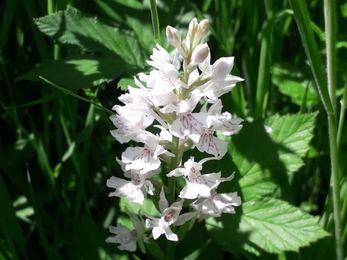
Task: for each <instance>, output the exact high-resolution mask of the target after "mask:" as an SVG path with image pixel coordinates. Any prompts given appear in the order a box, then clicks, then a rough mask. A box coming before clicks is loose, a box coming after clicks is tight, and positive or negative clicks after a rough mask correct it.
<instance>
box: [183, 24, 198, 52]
mask: <svg viewBox="0 0 347 260" xmlns="http://www.w3.org/2000/svg"><path fill="white" fill-rule="evenodd" d="M198 25H199V24H198V20H197V19H196V18H193V20H192V21H191V22H190V23H189V27H188V33H187V37H186V46H187V49H188V51H190V50H191V49H193V48H194V46H192V44H193V43H194V38H195V34H196V32H197V30H198Z"/></svg>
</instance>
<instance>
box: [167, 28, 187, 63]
mask: <svg viewBox="0 0 347 260" xmlns="http://www.w3.org/2000/svg"><path fill="white" fill-rule="evenodd" d="M166 38H167V40H168V41H169V43H170V44H171V45H172V46H174V47H176V49H177V50H178V52H179V53H180V54H181V55H182V56H183V57H184V58H185V57H186V56H187V55H186V52H185V51H184V50H183V48H182V45H181V36H180V34H179V32H178V31H177V29H175V28H173V27H171V26H169V25H168V26H166Z"/></svg>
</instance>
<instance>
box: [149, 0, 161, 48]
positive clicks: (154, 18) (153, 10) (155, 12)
mask: <svg viewBox="0 0 347 260" xmlns="http://www.w3.org/2000/svg"><path fill="white" fill-rule="evenodd" d="M151 15H152V24H153V33H154V41H155V43H159V44H160V45H161V38H160V24H159V16H158V9H157V2H156V1H155V0H151Z"/></svg>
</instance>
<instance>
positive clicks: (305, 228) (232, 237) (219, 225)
mask: <svg viewBox="0 0 347 260" xmlns="http://www.w3.org/2000/svg"><path fill="white" fill-rule="evenodd" d="M242 208H243V213H242V215H241V219H240V222H239V223H238V222H237V221H232V220H230V219H229V218H228V217H225V216H224V215H223V217H222V221H221V222H217V221H216V220H215V219H213V218H210V219H208V220H207V223H208V225H207V227H208V229H209V231H210V232H211V233H212V235H213V236H214V237H215V238H216V239H217V241H219V242H220V244H221V245H223V246H224V247H225V249H226V250H229V251H231V250H232V248H235V247H242V248H244V249H245V250H247V251H249V252H252V253H254V254H256V255H260V253H261V250H264V251H266V252H269V253H277V254H279V253H281V252H282V251H298V250H299V248H300V247H304V246H308V245H310V243H312V242H314V241H316V240H318V239H320V238H323V237H326V236H329V234H328V233H327V232H325V231H324V230H323V229H322V228H321V227H320V226H319V225H318V224H317V223H316V221H315V219H314V218H312V217H311V216H310V215H309V214H307V213H304V212H302V211H301V210H300V209H299V208H296V207H294V206H292V205H290V204H288V203H286V202H284V201H280V200H276V199H273V198H269V199H263V200H254V201H252V202H246V203H243V204H242Z"/></svg>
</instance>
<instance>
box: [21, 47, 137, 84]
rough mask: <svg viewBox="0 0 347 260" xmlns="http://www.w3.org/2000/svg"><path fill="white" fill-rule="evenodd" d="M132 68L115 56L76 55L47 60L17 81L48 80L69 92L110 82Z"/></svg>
mask: <svg viewBox="0 0 347 260" xmlns="http://www.w3.org/2000/svg"><path fill="white" fill-rule="evenodd" d="M133 68H134V67H132V66H131V65H128V64H127V63H125V62H124V61H122V60H121V59H120V58H119V57H118V56H116V55H109V56H106V55H91V54H88V55H78V56H74V57H69V58H65V59H60V60H47V61H45V62H43V63H42V64H41V65H39V66H38V67H37V68H35V69H33V70H32V71H30V72H28V73H26V74H25V75H23V76H21V77H19V78H18V80H32V81H36V80H37V81H38V80H40V78H39V77H43V78H46V79H48V80H49V81H52V82H54V83H55V84H57V85H60V86H62V87H64V88H66V89H68V90H70V91H75V90H77V89H79V88H90V87H93V86H97V85H99V84H101V83H102V82H110V81H112V80H114V79H116V78H118V77H120V76H121V75H122V74H124V73H126V72H130V71H132V70H133Z"/></svg>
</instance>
